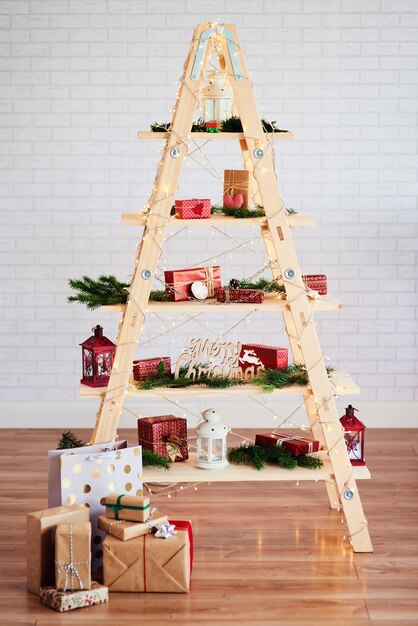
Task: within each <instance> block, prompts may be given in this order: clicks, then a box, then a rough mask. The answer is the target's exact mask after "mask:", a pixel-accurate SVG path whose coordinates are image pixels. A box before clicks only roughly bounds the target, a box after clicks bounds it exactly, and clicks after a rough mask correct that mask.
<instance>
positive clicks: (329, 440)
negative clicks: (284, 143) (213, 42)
mask: <svg viewBox="0 0 418 626" xmlns="http://www.w3.org/2000/svg"><path fill="white" fill-rule="evenodd" d="M226 27H227V28H229V30H230V32H231V33H232V37H233V39H234V41H235V44H236V46H237V56H238V59H239V63H240V67H241V74H240V75H239V76H238V75H236V73H235V70H234V67H233V63H232V61H231V59H230V57H229V56H228V55H227V54H226V50H225V51H224V58H225V62H226V67H227V71H228V76H229V81H230V84H231V87H232V89H233V91H234V95H235V100H236V104H237V109H238V113H239V115H240V117H241V121H242V126H243V130H244V137H245V140H246V146H247V150H248V154H249V156H250V159H251V162H252V167H253V175H254V177H255V179H256V181H257V184H258V190H259V195H260V198H261V200H262V205H263V206H264V210H265V213H266V218H267V226H268V229H269V232H270V237H271V241H272V246H273V248H272V250H274V254H273V259H272V260H271V268H272V272H273V276H274V277H275V278H281V279H282V280H283V283H284V286H285V290H286V298H287V301H288V310H289V315H290V316H291V319H292V322H293V326H294V328H295V337H296V338H297V344H298V347H299V348H300V351H301V356H302V359H303V360H302V362H303V363H304V364H305V366H306V370H307V375H308V379H309V385H310V390H309V393H311V394H312V399H313V402H314V407H315V412H314V415H313V416H312V415H309V418H310V423H311V428H312V430H313V431H314V432H315V430H316V429H317V428H318V429H319V428H321V429H322V433H323V440H324V442H325V445H326V448H327V450H328V454H329V458H330V464H331V467H332V470H333V474H334V476H335V482H336V488H337V492H338V495H339V500H340V501H341V505H342V508H343V511H344V516H345V520H346V523H347V527H348V532H349V536H350V541H351V543H352V546H353V548H354V550H355V551H357V552H371V551H372V545H371V541H370V537H369V532H368V527H367V522H366V520H365V518H364V513H363V508H362V505H361V500H360V496H359V493H358V490H357V486H356V481H355V479H354V474H353V468H352V466H351V463H350V460H349V458H348V453H347V448H346V445H345V441H344V435H343V433H342V431H341V424H340V422H339V418H338V413H337V408H336V405H335V401H334V391H333V389H332V384H331V382H330V380H329V377H328V373H327V370H326V367H325V363H324V359H323V354H322V351H321V346H320V344H319V340H318V336H317V333H316V328H315V326H314V324H313V323H312V320H311V317H312V304H311V303H310V302H309V299H308V297H307V294H306V289H305V286H304V283H303V280H302V273H301V270H300V266H299V261H298V258H297V254H296V250H295V248H294V245H293V241H292V237H291V234H290V229H289V225H288V222H287V217H286V212H285V207H284V203H283V199H282V198H281V195H280V191H279V187H278V183H277V179H276V174H275V171H274V166H273V161H272V157H271V155H270V154H269V151H268V149H267V145H266V138H265V135H264V132H263V128H262V125H261V120H260V116H259V114H258V110H257V106H256V102H255V98H254V94H253V91H252V86H251V82H250V80H249V75H248V70H247V68H246V63H245V58H244V55H243V52H242V48H241V46H240V44H239V38H238V33H237V32H236V28H235V26H234V25H232V24H228V25H226ZM223 45H224V46H225V44H223ZM321 440H322V438H321Z"/></svg>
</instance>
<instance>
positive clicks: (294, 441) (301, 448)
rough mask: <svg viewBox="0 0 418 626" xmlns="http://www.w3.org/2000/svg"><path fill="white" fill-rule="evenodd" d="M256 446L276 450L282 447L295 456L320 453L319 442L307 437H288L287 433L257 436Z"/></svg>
mask: <svg viewBox="0 0 418 626" xmlns="http://www.w3.org/2000/svg"><path fill="white" fill-rule="evenodd" d="M255 445H256V446H269V447H270V448H275V447H276V446H281V447H282V448H284V449H285V450H287V451H288V452H290V454H292V455H293V456H301V455H303V454H311V452H318V450H319V441H316V440H315V439H307V438H306V437H297V436H296V435H288V434H286V433H281V434H278V433H266V434H263V435H256V436H255Z"/></svg>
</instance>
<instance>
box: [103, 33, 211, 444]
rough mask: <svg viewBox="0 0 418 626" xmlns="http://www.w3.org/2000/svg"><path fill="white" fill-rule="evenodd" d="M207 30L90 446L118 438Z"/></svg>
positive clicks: (170, 145) (195, 42)
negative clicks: (119, 424)
mask: <svg viewBox="0 0 418 626" xmlns="http://www.w3.org/2000/svg"><path fill="white" fill-rule="evenodd" d="M208 26H209V25H207V24H200V25H199V26H198V27H197V28H196V29H195V31H194V33H193V38H192V41H191V44H190V49H189V54H188V57H187V60H186V63H185V71H184V75H183V79H182V82H181V85H180V91H179V98H178V103H177V104H176V107H175V109H174V111H173V118H172V130H171V132H170V135H169V138H168V140H167V142H166V144H165V148H164V153H163V157H162V159H161V162H160V165H159V167H158V170H157V175H156V179H155V182H154V187H153V193H152V195H151V199H150V202H149V206H150V211H149V216H148V220H147V224H146V227H145V229H144V233H143V237H142V241H141V244H140V245H139V247H138V252H137V256H136V262H135V268H134V273H133V278H132V282H131V285H130V289H129V294H128V300H127V304H126V307H125V309H124V312H123V315H122V319H121V322H120V325H119V333H118V337H117V340H116V346H117V347H116V354H115V359H114V363H113V368H112V373H111V376H110V380H109V384H108V387H107V389H106V391H105V392H104V394H103V396H102V401H101V404H100V408H99V413H98V416H97V421H96V426H95V429H94V432H93V438H92V442H93V443H102V442H106V441H112V440H113V439H114V438H115V437H116V434H117V426H118V422H119V419H120V414H121V412H122V408H123V404H124V401H125V397H126V394H127V392H128V387H129V380H130V376H131V372H132V362H133V359H134V356H135V351H136V348H137V345H138V343H139V338H140V336H141V332H142V330H143V325H144V321H145V315H146V307H147V304H148V300H149V294H150V291H151V287H152V282H153V278H154V276H155V272H156V270H157V263H158V260H159V258H160V256H161V252H162V246H163V243H164V238H165V233H166V228H167V223H168V221H169V219H170V211H171V206H172V204H173V201H174V195H175V193H176V189H177V184H178V179H179V175H180V171H181V167H182V165H183V161H184V158H185V157H186V155H187V151H188V144H189V141H190V133H191V128H192V123H193V121H194V116H195V113H196V109H197V106H198V104H199V94H200V90H201V87H202V82H203V72H202V71H199V76H198V78H197V79H193V80H192V78H191V75H192V68H193V66H194V64H195V58H196V53H197V50H198V47H199V42H200V36H201V34H202V32H203V31H205V30H207V27H208ZM211 53H212V43H211V41H209V42H208V43H207V46H206V48H205V52H204V54H203V57H202V58H203V60H202V64H201V65H202V67H205V66H206V65H207V63H208V60H209V57H210V55H211Z"/></svg>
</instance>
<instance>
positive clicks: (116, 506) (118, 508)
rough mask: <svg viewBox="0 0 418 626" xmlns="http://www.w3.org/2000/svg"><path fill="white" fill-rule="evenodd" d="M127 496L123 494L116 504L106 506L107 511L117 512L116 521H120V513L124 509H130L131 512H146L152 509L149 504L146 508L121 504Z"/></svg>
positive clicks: (108, 503) (107, 503)
mask: <svg viewBox="0 0 418 626" xmlns="http://www.w3.org/2000/svg"><path fill="white" fill-rule="evenodd" d="M125 495H126V494H124V493H122V494H121V495H120V496H118V497H117V499H116V502H115V503H114V504H113V503H110V502H106V504H105V506H106V508H107V509H112V511H114V512H115V519H119V511H121V510H122V509H129V510H130V511H146V510H147V509H149V507H150V505H149V503H148V504H145V505H144V506H134V505H132V504H121V500H122V498H123V497H124V496H125Z"/></svg>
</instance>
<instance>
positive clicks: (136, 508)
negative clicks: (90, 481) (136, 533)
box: [105, 493, 151, 522]
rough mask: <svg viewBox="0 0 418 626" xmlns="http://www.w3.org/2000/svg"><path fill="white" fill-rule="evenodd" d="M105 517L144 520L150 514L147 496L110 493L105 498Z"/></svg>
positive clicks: (132, 520) (131, 520)
mask: <svg viewBox="0 0 418 626" xmlns="http://www.w3.org/2000/svg"><path fill="white" fill-rule="evenodd" d="M105 507H106V517H108V518H110V519H116V520H119V519H122V520H127V521H130V522H146V521H147V519H148V518H149V516H150V511H151V509H150V503H149V498H144V497H143V496H142V495H141V496H127V495H126V494H125V493H122V494H118V493H110V494H109V495H107V496H106V498H105Z"/></svg>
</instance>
